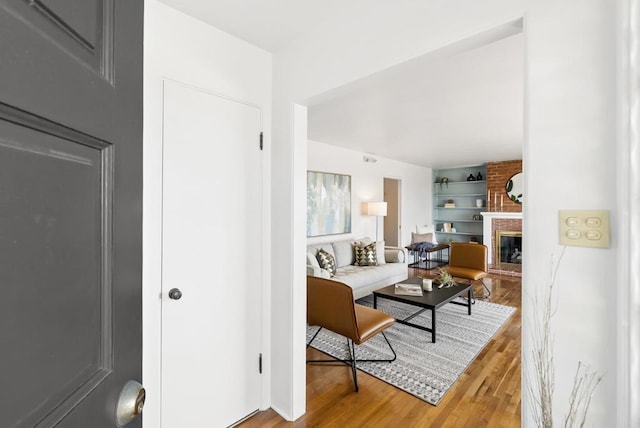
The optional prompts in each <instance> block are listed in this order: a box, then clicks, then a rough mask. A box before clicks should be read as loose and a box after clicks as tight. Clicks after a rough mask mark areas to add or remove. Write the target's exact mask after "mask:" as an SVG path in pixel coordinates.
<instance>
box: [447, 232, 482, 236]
mask: <svg viewBox="0 0 640 428" xmlns="http://www.w3.org/2000/svg"><path fill="white" fill-rule="evenodd" d="M438 234H439V235H469V236H481V235H482V233H473V232H457V231H456V232H438Z"/></svg>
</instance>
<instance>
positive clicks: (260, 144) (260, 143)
mask: <svg viewBox="0 0 640 428" xmlns="http://www.w3.org/2000/svg"><path fill="white" fill-rule="evenodd" d="M262 139H263V138H262V132H261V133H260V150H262ZM260 373H262V372H260Z"/></svg>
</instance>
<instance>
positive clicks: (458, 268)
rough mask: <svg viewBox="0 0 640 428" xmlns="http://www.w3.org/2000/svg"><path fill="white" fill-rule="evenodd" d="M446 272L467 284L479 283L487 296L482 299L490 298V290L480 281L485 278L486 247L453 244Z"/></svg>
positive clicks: (462, 243)
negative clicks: (467, 281) (466, 281)
mask: <svg viewBox="0 0 640 428" xmlns="http://www.w3.org/2000/svg"><path fill="white" fill-rule="evenodd" d="M446 270H447V272H449V273H450V274H451V276H454V277H456V278H463V279H468V280H469V283H470V284H472V283H473V281H480V282H481V283H482V285H483V286H484V288H485V289H486V290H487V294H486V295H485V296H482V298H483V299H486V298H489V297H491V290H489V287H487V285H486V284H485V283H484V281H483V280H482V279H483V278H485V277H486V276H487V246H486V245H482V244H468V243H464V242H453V243H451V248H450V249H449V266H447V267H446Z"/></svg>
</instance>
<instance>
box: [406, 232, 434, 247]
mask: <svg viewBox="0 0 640 428" xmlns="http://www.w3.org/2000/svg"><path fill="white" fill-rule="evenodd" d="M432 241H433V234H431V233H425V234H421V233H415V232H411V243H412V244H415V243H416V242H432Z"/></svg>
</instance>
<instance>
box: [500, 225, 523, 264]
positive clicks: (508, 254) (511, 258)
mask: <svg viewBox="0 0 640 428" xmlns="http://www.w3.org/2000/svg"><path fill="white" fill-rule="evenodd" d="M496 255H497V258H498V264H518V265H520V264H522V232H511V231H506V230H498V231H497V232H496Z"/></svg>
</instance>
